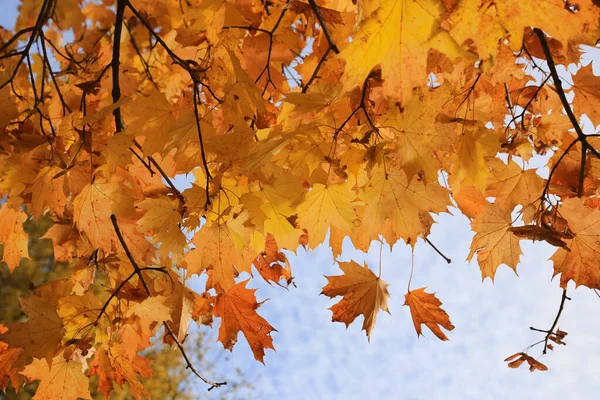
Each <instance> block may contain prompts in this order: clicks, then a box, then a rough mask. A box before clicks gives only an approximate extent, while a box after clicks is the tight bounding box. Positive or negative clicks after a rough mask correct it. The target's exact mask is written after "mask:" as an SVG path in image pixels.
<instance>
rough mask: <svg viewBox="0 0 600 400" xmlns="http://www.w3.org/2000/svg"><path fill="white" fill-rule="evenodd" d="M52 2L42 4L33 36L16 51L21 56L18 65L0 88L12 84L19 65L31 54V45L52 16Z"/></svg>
mask: <svg viewBox="0 0 600 400" xmlns="http://www.w3.org/2000/svg"><path fill="white" fill-rule="evenodd" d="M52 3H53V1H52V0H44V3H43V4H42V8H41V10H40V13H39V14H38V17H37V20H36V21H35V25H34V26H33V28H32V29H31V36H30V37H29V41H28V42H27V45H26V46H25V48H24V49H23V50H22V51H19V52H16V53H14V55H17V54H18V55H20V56H21V57H19V60H18V61H17V65H15V68H14V70H13V71H12V73H11V75H10V77H9V78H8V80H6V82H3V83H2V84H0V89H2V88H4V87H5V86H7V85H8V84H12V81H13V79H14V78H15V76H17V72H18V71H19V67H20V66H21V64H23V61H25V58H26V57H27V56H29V50H30V49H31V46H33V43H34V42H35V40H36V39H37V36H38V33H39V32H41V31H42V27H43V26H44V24H45V23H46V21H47V20H48V18H50V15H51V12H52ZM34 86H35V85H34Z"/></svg>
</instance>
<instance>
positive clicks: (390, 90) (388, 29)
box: [339, 0, 462, 102]
mask: <svg viewBox="0 0 600 400" xmlns="http://www.w3.org/2000/svg"><path fill="white" fill-rule="evenodd" d="M362 9H363V12H364V13H365V18H364V19H363V20H362V21H360V26H359V28H360V29H359V31H358V32H357V33H356V34H355V35H352V42H351V43H350V44H349V45H348V46H347V47H346V48H345V49H344V50H342V52H341V54H340V55H339V57H340V58H342V59H344V60H345V61H346V68H345V70H344V81H343V82H344V87H345V88H347V89H353V88H354V87H356V86H362V85H363V82H364V80H365V79H366V78H367V76H368V75H369V73H370V72H371V70H372V69H373V68H374V67H375V66H376V65H381V69H382V75H383V78H384V80H385V83H386V84H385V86H384V88H383V90H384V93H385V94H386V95H389V96H392V97H393V98H397V99H399V100H401V101H402V102H407V101H408V100H410V98H411V97H412V90H413V88H414V87H416V86H421V85H425V84H427V73H426V68H427V50H428V49H429V48H432V47H434V48H438V49H440V50H441V51H443V52H445V53H446V54H448V55H449V56H451V57H456V56H458V55H459V54H462V51H461V49H460V48H459V46H458V45H456V43H455V42H454V41H453V40H452V38H451V37H450V36H449V35H448V34H447V32H444V31H442V30H441V29H440V24H439V21H440V19H441V14H442V11H443V6H442V4H441V3H440V2H438V1H435V0H422V1H413V0H374V1H369V2H365V3H364V4H362ZM357 54H360V55H361V56H360V57H357V56H356V55H357Z"/></svg>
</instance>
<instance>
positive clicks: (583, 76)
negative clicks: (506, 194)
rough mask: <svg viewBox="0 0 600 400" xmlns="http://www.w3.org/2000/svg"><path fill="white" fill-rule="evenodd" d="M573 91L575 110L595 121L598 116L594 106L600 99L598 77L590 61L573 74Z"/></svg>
mask: <svg viewBox="0 0 600 400" xmlns="http://www.w3.org/2000/svg"><path fill="white" fill-rule="evenodd" d="M573 92H574V93H575V98H574V99H573V107H574V108H575V111H576V112H577V113H578V114H585V115H587V116H588V118H590V119H592V120H594V121H595V120H596V119H597V118H598V117H599V116H600V113H599V112H598V109H597V107H596V104H597V103H598V101H600V77H598V76H596V75H594V72H593V70H592V64H591V63H590V64H588V65H586V66H585V67H581V68H579V70H578V71H577V73H576V74H575V75H573Z"/></svg>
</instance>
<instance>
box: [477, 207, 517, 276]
mask: <svg viewBox="0 0 600 400" xmlns="http://www.w3.org/2000/svg"><path fill="white" fill-rule="evenodd" d="M511 223H512V219H511V216H510V211H507V210H506V209H504V208H503V207H502V206H500V205H498V204H496V203H494V204H490V203H487V205H486V209H485V212H484V213H483V214H480V215H478V216H477V217H476V218H475V220H474V221H473V222H472V223H471V229H472V230H474V231H475V236H474V237H473V241H472V242H471V252H470V253H469V255H468V256H467V261H471V260H472V259H473V256H474V255H475V254H477V262H478V264H479V268H481V276H482V279H485V278H487V277H490V278H492V280H494V275H496V270H497V269H498V267H499V266H500V265H501V264H506V265H508V266H509V267H510V268H512V269H513V270H514V271H515V273H516V271H517V264H518V263H519V258H520V257H521V246H520V245H519V239H518V238H517V237H516V236H515V235H513V234H512V232H511V231H510V228H511Z"/></svg>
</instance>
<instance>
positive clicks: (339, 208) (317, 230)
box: [297, 182, 356, 247]
mask: <svg viewBox="0 0 600 400" xmlns="http://www.w3.org/2000/svg"><path fill="white" fill-rule="evenodd" d="M353 186H354V185H353V184H352V183H351V182H343V183H337V184H332V185H322V184H315V185H314V186H313V187H312V188H311V189H310V190H309V191H308V192H307V193H306V194H305V195H304V199H303V201H302V202H301V203H300V204H299V205H298V207H297V211H298V220H299V224H300V227H301V228H304V229H306V230H308V235H309V237H310V244H311V247H316V246H318V245H319V244H320V243H323V241H324V240H325V235H327V231H328V230H329V227H330V226H336V227H338V228H342V229H348V228H350V227H351V226H352V220H353V219H354V218H355V216H354V211H353V209H352V206H351V203H352V201H353V200H355V199H356V193H355V192H354V190H353Z"/></svg>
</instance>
